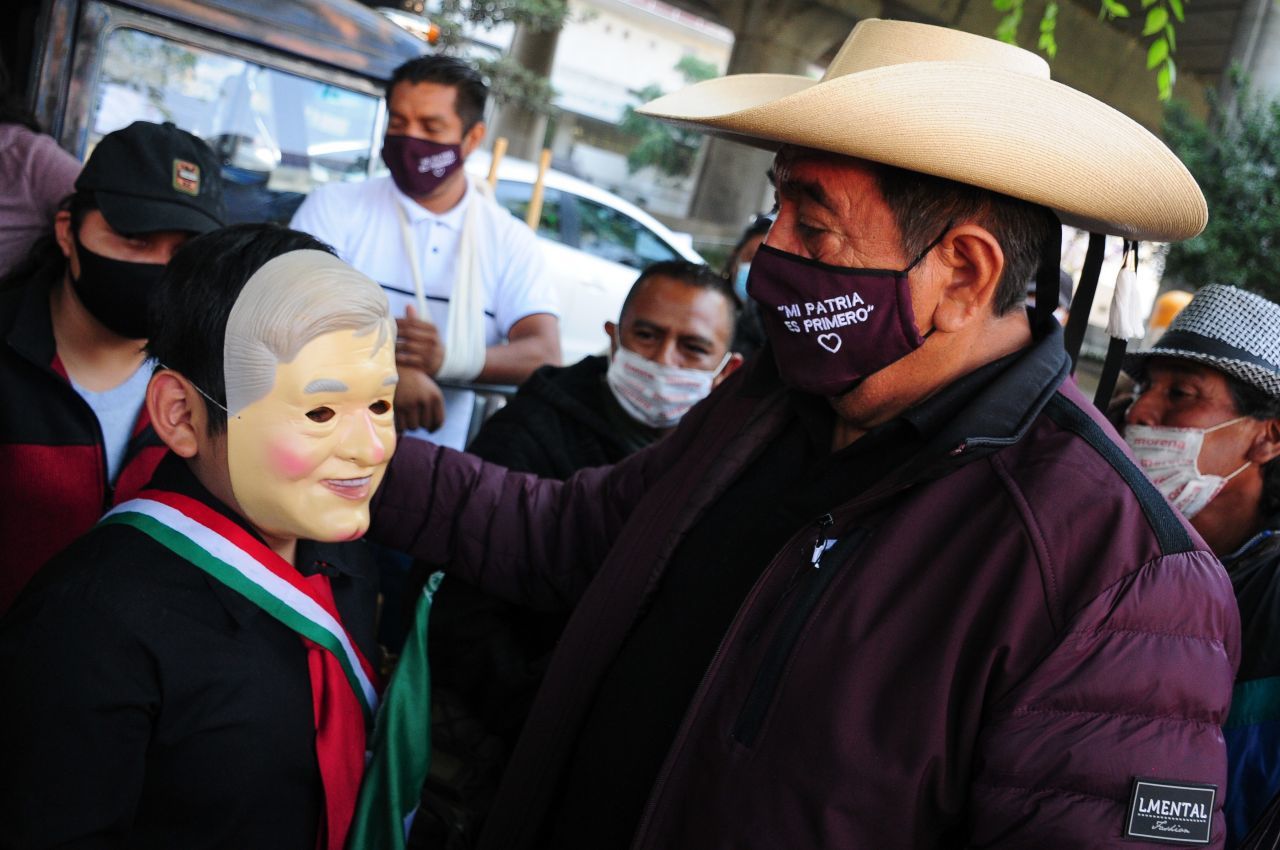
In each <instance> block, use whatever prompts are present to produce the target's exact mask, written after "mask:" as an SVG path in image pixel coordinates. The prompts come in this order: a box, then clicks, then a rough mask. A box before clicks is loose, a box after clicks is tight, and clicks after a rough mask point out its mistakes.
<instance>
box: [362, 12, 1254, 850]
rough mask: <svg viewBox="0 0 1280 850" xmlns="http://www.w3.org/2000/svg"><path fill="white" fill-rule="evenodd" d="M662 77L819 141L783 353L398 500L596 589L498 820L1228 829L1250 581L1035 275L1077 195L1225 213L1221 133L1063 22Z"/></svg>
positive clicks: (434, 543) (732, 110) (1115, 228)
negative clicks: (1095, 386)
mask: <svg viewBox="0 0 1280 850" xmlns="http://www.w3.org/2000/svg"><path fill="white" fill-rule="evenodd" d="M719 103H724V104H726V107H725V109H724V110H721V109H718V108H717V104H719ZM645 111H646V112H648V113H650V114H654V115H657V116H659V117H664V118H667V119H669V120H673V121H678V122H681V123H683V124H686V125H688V124H692V125H695V126H704V127H707V128H709V129H711V130H712V131H714V132H715V133H717V134H720V135H726V136H730V137H739V138H744V139H746V140H750V141H753V143H755V144H759V145H766V146H773V145H777V144H781V145H783V146H782V148H781V149H780V150H779V152H778V154H777V156H776V158H775V161H774V173H775V177H776V181H775V183H776V187H777V192H778V198H779V211H778V218H777V221H776V223H775V224H774V226H773V228H772V229H771V230H770V233H769V236H768V238H767V240H766V243H765V245H764V246H763V247H761V249H760V251H759V252H758V253H757V255H756V257H755V258H754V260H753V262H752V267H751V276H750V283H749V286H748V290H749V292H750V294H751V297H752V298H753V299H755V300H756V301H757V302H758V303H759V304H760V305H761V318H762V320H763V321H764V322H765V328H766V332H767V334H768V337H769V350H768V352H767V356H766V353H765V352H762V355H761V356H760V357H759V358H757V359H756V360H755V361H754V362H753V364H752V365H751V366H749V367H748V368H746V369H743V370H739V372H738V374H736V375H734V376H733V377H732V378H730V379H729V380H728V381H726V382H725V383H724V384H723V385H722V386H721V387H720V388H718V389H717V390H716V391H715V392H713V393H712V394H711V396H710V397H709V398H708V399H707V400H706V401H705V402H704V403H702V404H700V405H698V406H696V407H695V408H694V409H693V410H692V411H690V413H689V414H688V416H687V417H685V419H684V421H682V422H681V424H680V427H678V428H677V429H676V431H675V432H674V433H673V434H671V435H670V436H668V437H666V438H665V439H663V440H661V441H660V442H658V443H657V444H655V445H653V446H651V447H650V448H648V449H646V450H644V451H641V452H638V453H636V454H634V455H632V456H631V457H629V458H628V459H626V460H625V461H623V462H622V463H620V464H618V465H616V466H614V467H611V468H597V469H587V470H582V471H581V472H579V473H577V474H576V475H574V476H573V477H572V478H570V479H569V480H568V481H566V482H563V483H561V482H553V481H543V480H537V479H534V478H533V477H531V476H525V475H518V474H514V473H506V472H505V471H503V470H500V469H498V468H496V467H493V466H491V465H486V464H483V463H481V462H479V461H476V460H474V459H471V458H468V457H466V456H463V455H458V454H454V453H450V452H447V451H444V450H440V449H430V448H426V447H423V448H421V449H419V448H416V447H414V448H412V449H411V450H410V451H407V452H406V453H405V454H404V455H403V456H398V457H397V459H396V461H397V462H396V463H395V464H393V466H392V468H391V469H390V470H389V472H388V475H387V481H386V483H385V485H384V488H383V491H382V493H381V494H380V496H379V500H378V503H377V505H376V506H375V515H374V521H373V525H372V526H371V528H370V534H371V536H373V537H375V538H376V539H379V540H380V542H383V543H385V544H387V545H392V546H396V547H402V548H406V549H408V550H411V551H414V552H416V553H417V554H418V555H419V556H421V557H427V558H435V559H436V560H438V561H440V562H448V563H450V564H452V565H454V568H455V569H456V570H457V571H458V572H459V573H460V574H461V575H463V576H464V577H466V578H468V579H470V580H472V581H475V582H477V583H479V584H480V585H481V586H483V587H485V588H486V589H488V590H491V591H492V592H495V593H501V594H504V595H506V596H507V597H508V598H511V599H521V600H525V601H527V602H529V603H530V604H537V605H542V606H545V607H555V606H560V607H562V608H565V609H567V608H572V609H573V614H572V616H571V618H570V620H569V623H568V625H567V627H566V628H565V631H564V634H563V635H562V637H561V639H560V642H559V643H558V644H557V646H556V651H555V654H554V656H553V658H552V661H551V664H550V667H549V668H548V671H547V675H546V678H545V679H544V681H543V684H542V687H541V689H540V690H539V692H538V697H537V699H536V701H535V703H534V706H533V709H532V711H531V713H530V715H529V720H528V722H527V723H526V724H525V727H524V731H523V733H522V734H521V737H520V742H519V744H518V745H517V747H516V751H515V753H514V755H513V757H512V760H511V763H510V766H509V767H508V770H507V773H506V775H505V777H504V779H503V784H502V788H501V790H500V791H499V794H498V798H497V800H496V801H495V804H494V807H493V809H492V811H491V812H490V815H489V818H488V821H487V822H486V825H485V830H484V832H483V834H482V836H481V839H480V846H481V847H482V848H486V850H493V849H494V848H504V850H524V848H533V847H539V848H541V847H548V848H549V847H554V848H557V850H574V849H575V848H588V847H590V848H593V850H605V848H632V850H657V848H675V847H678V848H692V847H697V848H772V847H780V846H788V847H791V846H795V847H857V848H864V847H866V848H870V847H874V848H899V847H901V848H926V847H928V848H934V847H957V848H958V847H1001V848H1013V847H1018V848H1027V847H1044V848H1048V847H1052V848H1099V847H1127V846H1131V845H1132V844H1133V842H1135V841H1155V842H1160V841H1166V842H1171V843H1179V844H1188V843H1200V844H1207V845H1219V846H1220V845H1221V843H1222V836H1223V818H1222V814H1221V811H1220V809H1221V797H1222V792H1223V790H1224V784H1225V767H1226V764H1225V752H1224V748H1223V741H1222V736H1221V732H1220V730H1219V728H1218V724H1219V723H1220V722H1221V721H1222V720H1223V719H1224V718H1225V716H1226V712H1227V705H1228V702H1229V699H1230V687H1231V679H1232V676H1233V673H1234V669H1235V666H1236V663H1237V661H1238V657H1239V656H1238V651H1239V623H1238V619H1237V615H1236V611H1235V605H1234V601H1233V599H1232V595H1231V588H1230V583H1229V582H1228V580H1227V577H1226V575H1225V573H1224V572H1223V570H1222V567H1221V565H1220V564H1219V563H1218V561H1217V560H1216V559H1215V558H1214V556H1213V554H1212V553H1211V552H1210V551H1209V550H1208V548H1207V547H1206V546H1205V544H1204V542H1203V541H1202V540H1201V539H1200V538H1199V537H1198V536H1197V535H1196V533H1195V531H1194V530H1193V529H1191V527H1190V526H1189V525H1187V524H1186V523H1185V521H1183V520H1182V519H1181V518H1180V517H1179V516H1178V515H1177V514H1176V513H1175V512H1174V511H1173V510H1172V508H1170V507H1169V505H1168V504H1167V503H1166V502H1165V501H1164V499H1163V498H1161V496H1160V494H1159V492H1158V491H1157V490H1156V489H1155V488H1154V487H1153V486H1152V485H1151V483H1150V482H1149V481H1148V480H1147V479H1146V478H1145V477H1143V475H1142V474H1141V472H1140V470H1139V469H1138V468H1137V466H1136V465H1134V463H1133V462H1132V460H1131V459H1130V458H1129V457H1128V455H1127V454H1126V453H1125V451H1124V449H1123V448H1122V447H1121V445H1120V443H1119V442H1118V437H1117V436H1116V434H1115V432H1114V431H1113V430H1112V429H1111V428H1110V427H1109V426H1108V425H1107V424H1106V422H1105V420H1103V419H1102V418H1101V417H1100V416H1098V415H1097V413H1096V412H1095V411H1094V410H1092V408H1091V407H1090V406H1089V405H1088V403H1087V402H1085V401H1084V399H1083V398H1082V397H1081V395H1080V393H1079V392H1078V391H1077V390H1076V388H1075V386H1074V384H1073V383H1072V382H1070V381H1069V380H1068V374H1069V369H1070V362H1069V358H1068V357H1067V355H1066V353H1065V352H1064V351H1063V346H1062V336H1061V329H1060V327H1059V326H1058V324H1057V322H1055V321H1053V319H1052V317H1051V316H1049V315H1048V311H1047V310H1046V311H1044V312H1043V313H1042V314H1041V315H1039V316H1038V317H1037V320H1036V321H1035V322H1034V323H1033V322H1032V321H1031V320H1030V318H1029V316H1028V314H1027V313H1026V312H1025V311H1024V310H1023V309H1022V308H1021V305H1022V302H1023V300H1024V292H1025V284H1026V281H1027V280H1028V279H1029V278H1030V277H1031V275H1032V273H1033V272H1034V271H1035V270H1036V268H1037V265H1040V266H1041V268H1042V269H1044V270H1046V271H1048V272H1049V273H1051V274H1053V275H1054V276H1056V274H1057V265H1058V257H1056V256H1048V257H1045V258H1044V259H1043V260H1042V259H1041V256H1042V253H1048V252H1043V248H1044V245H1045V244H1046V243H1048V244H1053V242H1054V241H1055V240H1053V239H1052V237H1053V235H1054V229H1055V228H1056V227H1057V226H1058V223H1057V219H1055V217H1054V213H1056V214H1057V215H1058V216H1060V217H1062V218H1066V219H1068V220H1070V221H1072V222H1073V223H1076V224H1080V225H1083V226H1087V227H1089V228H1091V229H1094V230H1098V231H1102V232H1110V233H1120V234H1125V235H1126V236H1127V238H1130V239H1133V238H1142V239H1160V240H1173V239H1179V238H1187V237H1190V236H1191V235H1193V234H1195V233H1196V232H1198V231H1199V229H1200V228H1201V227H1203V225H1204V223H1205V220H1206V218H1207V216H1206V210H1205V206H1204V202H1203V198H1202V196H1201V195H1200V193H1199V191H1198V188H1197V187H1196V186H1195V183H1194V181H1193V180H1192V179H1191V177H1190V176H1189V175H1188V174H1187V172H1186V170H1185V169H1184V168H1182V167H1181V165H1180V163H1178V161H1177V160H1176V158H1175V157H1174V156H1173V155H1172V153H1170V152H1169V151H1168V149H1167V148H1165V147H1163V146H1162V145H1161V144H1160V143H1159V142H1157V141H1156V140H1155V139H1153V138H1152V137H1151V136H1150V134H1148V133H1146V131H1144V130H1142V129H1141V128H1140V127H1138V126H1137V125H1136V124H1134V123H1132V122H1130V121H1128V120H1127V119H1125V118H1123V117H1122V116H1120V115H1118V114H1117V113H1115V112H1114V111H1112V110H1110V109H1109V108H1108V107H1105V106H1103V105H1102V104H1100V103H1097V102H1096V101H1093V100H1091V99H1090V98H1088V97H1086V96H1084V95H1081V94H1078V93H1076V92H1071V91H1070V90H1068V89H1066V88H1065V87H1062V86H1060V85H1058V84H1056V83H1052V82H1051V81H1050V80H1049V79H1048V69H1047V66H1046V65H1045V64H1044V62H1043V61H1042V60H1040V59H1039V58H1038V57H1036V56H1034V55H1033V54H1029V53H1027V52H1026V51H1022V50H1019V49H1017V48H1014V47H1011V46H1009V45H1004V44H1000V43H997V42H994V41H991V40H989V39H984V38H981V37H978V36H973V35H969V34H965V33H961V32H957V31H952V30H946V29H942V28H938V27H931V26H927V25H923V24H911V23H904V22H896V21H877V20H867V21H863V22H861V23H860V24H858V26H857V27H856V28H855V29H854V31H853V33H852V34H851V36H850V38H849V39H848V41H847V42H846V43H845V45H844V47H843V48H842V49H841V50H840V51H839V53H838V54H837V56H836V59H835V60H833V63H832V65H831V67H830V68H829V69H828V71H827V74H826V76H825V77H824V79H823V80H822V81H820V82H814V81H812V80H809V79H806V78H795V79H780V78H778V77H777V76H776V75H764V76H761V77H758V76H755V75H746V76H745V78H743V77H726V78H721V79H719V80H713V81H709V82H707V83H704V84H700V85H698V86H695V87H694V88H693V89H692V90H690V91H689V92H686V93H677V94H675V95H669V96H668V97H666V98H663V99H661V100H659V101H656V102H654V103H652V104H650V105H648V106H647V107H645ZM1117 146H1118V149H1122V150H1126V151H1128V152H1129V153H1128V154H1126V155H1124V156H1123V157H1122V161H1114V160H1108V163H1107V164H1106V165H1103V164H1101V163H1100V161H1099V157H1098V156H1097V150H1098V149H1100V148H1107V149H1108V150H1112V151H1114V150H1116V149H1117ZM887 163H892V165H890V164H887ZM908 168H909V169H911V170H905V169H908ZM944 178H949V179H944ZM1050 206H1051V207H1052V209H1050V208H1049V207H1050ZM1041 306H1042V307H1051V306H1052V304H1051V303H1049V302H1046V303H1044V304H1042V305H1041ZM426 481H430V482H432V486H430V487H426V486H423V482H426Z"/></svg>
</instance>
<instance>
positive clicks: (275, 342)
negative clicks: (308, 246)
mask: <svg viewBox="0 0 1280 850" xmlns="http://www.w3.org/2000/svg"><path fill="white" fill-rule="evenodd" d="M335 331H354V332H355V333H356V335H357V336H366V335H368V334H374V333H376V334H377V338H376V339H375V340H374V346H373V350H374V352H375V353H376V352H378V351H381V350H382V346H384V345H386V344H387V341H388V340H391V339H394V338H395V321H394V319H392V317H391V307H390V305H389V304H388V303H387V296H386V294H385V293H384V292H383V291H382V288H381V287H380V286H378V284H376V283H374V282H373V281H372V280H371V279H370V278H368V277H367V276H365V275H363V274H361V273H360V272H358V271H356V270H355V269H353V268H352V267H351V266H349V265H347V264H346V263H344V262H343V261H342V260H340V259H338V258H337V257H335V256H333V255H332V254H328V253H326V252H324V251H314V250H301V251H290V252H289V253H287V254H281V255H280V256H278V257H276V258H275V259H273V260H271V261H270V262H268V263H266V264H265V265H263V266H262V268H260V269H258V270H257V271H256V272H254V273H253V276H252V277H250V278H249V280H248V281H247V282H246V283H245V285H244V289H242V290H241V291H240V296H239V297H238V298H237V299H236V303H235V304H234V305H233V306H232V308H231V315H230V316H229V317H228V319H227V334H226V341H225V342H224V344H223V348H222V360H223V367H224V373H225V375H226V387H227V411H228V413H229V415H231V416H235V415H236V414H237V413H239V412H240V411H241V410H243V409H244V408H246V407H248V406H249V405H251V404H253V403H254V402H255V401H258V400H259V399H262V398H265V397H266V396H267V395H269V394H270V393H271V388H272V387H273V386H274V385H275V380H276V368H277V367H278V366H279V364H281V363H292V362H293V359H294V358H295V357H297V356H298V352H299V351H301V350H302V349H303V348H304V347H305V346H306V345H307V344H308V343H309V342H311V341H312V340H315V339H317V338H319V337H322V336H324V335H325V334H330V333H333V332H335Z"/></svg>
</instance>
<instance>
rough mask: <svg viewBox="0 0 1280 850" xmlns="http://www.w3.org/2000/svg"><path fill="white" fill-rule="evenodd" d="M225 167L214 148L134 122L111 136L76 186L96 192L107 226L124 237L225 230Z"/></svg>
mask: <svg viewBox="0 0 1280 850" xmlns="http://www.w3.org/2000/svg"><path fill="white" fill-rule="evenodd" d="M220 171H221V164H220V163H219V162H218V158H217V157H216V156H215V155H214V153H213V151H212V150H211V149H210V147H209V146H208V145H207V144H205V143H204V142H203V141H202V140H200V139H199V138H197V137H196V136H193V135H191V134H190V133H188V132H186V131H185V130H179V129H178V128H177V127H175V126H174V125H173V124H171V123H168V122H165V123H164V124H152V123H151V122H149V121H135V122H133V123H132V124H130V125H129V126H128V127H125V128H124V129H123V130H116V131H115V132H114V133H108V134H107V135H105V136H103V137H102V141H100V142H98V146H97V147H95V148H94V149H93V153H92V154H91V155H90V156H89V160H88V161H87V162H86V163H85V164H84V168H83V170H81V172H80V177H79V178H78V179H77V180H76V189H77V190H78V191H84V192H92V193H93V196H94V199H95V200H96V201H97V203H98V210H99V211H100V212H101V213H102V216H103V218H105V219H106V220H107V224H109V225H111V228H112V229H113V230H116V231H118V232H120V233H154V232H156V231H158V230H188V231H191V232H194V233H208V232H209V231H210V230H217V229H218V228H219V227H222V225H223V218H224V216H225V212H224V209H223V206H222V177H221V174H220Z"/></svg>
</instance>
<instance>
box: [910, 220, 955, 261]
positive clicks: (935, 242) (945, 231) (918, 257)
mask: <svg viewBox="0 0 1280 850" xmlns="http://www.w3.org/2000/svg"><path fill="white" fill-rule="evenodd" d="M954 224H955V221H954V220H952V221H948V222H947V226H946V227H944V228H942V232H941V233H939V234H938V238H937V239H934V240H933V241H932V242H930V243H929V244H928V245H926V246H925V248H924V250H923V251H921V252H920V253H919V254H917V255H916V258H915V259H914V260H912V261H911V265H909V266H907V267H906V268H905V269H903V270H902V272H901V273H902V274H910V273H911V270H912V269H914V268H915V267H916V266H918V265H920V263H921V262H922V261H923V260H924V258H925V257H927V256H929V252H930V251H932V250H933V249H934V248H937V247H938V246H939V245H941V244H942V240H943V239H946V238H947V234H948V233H950V232H951V227H952V225H954Z"/></svg>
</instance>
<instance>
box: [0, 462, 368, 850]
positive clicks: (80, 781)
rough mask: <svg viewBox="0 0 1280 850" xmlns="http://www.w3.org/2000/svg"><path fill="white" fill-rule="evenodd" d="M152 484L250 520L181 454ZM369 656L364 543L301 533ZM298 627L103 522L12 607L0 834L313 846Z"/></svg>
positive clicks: (1, 841)
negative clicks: (224, 501)
mask: <svg viewBox="0 0 1280 850" xmlns="http://www.w3.org/2000/svg"><path fill="white" fill-rule="evenodd" d="M152 483H153V486H156V487H158V488H160V489H166V490H171V491H175V492H179V493H184V494H186V495H188V496H192V497H193V498H197V499H199V500H200V501H202V502H204V503H206V504H208V505H210V506H212V507H214V508H215V509H217V510H219V511H220V512H221V513H223V514H224V515H226V516H228V517H229V518H231V519H233V520H234V521H236V522H237V523H238V524H240V525H241V526H243V525H244V523H243V521H242V520H240V519H239V518H238V517H236V516H235V515H234V514H232V513H230V512H229V511H228V510H227V509H226V508H225V507H224V506H222V505H220V504H219V503H217V502H216V500H214V498H213V497H212V496H211V495H210V494H209V493H208V491H206V490H205V489H204V488H203V487H201V486H200V484H199V483H198V482H197V481H196V480H195V478H194V477H193V476H192V475H191V473H190V472H189V471H188V470H187V467H186V464H185V462H183V461H181V460H179V459H177V458H176V457H174V456H172V455H170V456H169V457H168V458H166V460H165V461H164V462H163V463H162V464H161V466H160V467H159V469H158V470H157V472H156V476H155V478H154V479H153V482H152ZM296 562H297V564H298V565H299V572H301V573H303V574H304V575H306V574H311V573H314V572H318V571H320V570H323V571H325V572H326V573H329V574H331V578H330V582H331V586H332V588H333V593H334V598H335V601H336V603H337V606H338V610H339V613H340V614H341V615H342V618H343V621H344V624H345V625H346V627H347V629H348V631H349V632H350V633H351V635H352V637H353V638H354V639H355V641H356V643H357V644H358V645H359V646H360V647H361V649H362V650H363V651H364V652H365V653H366V656H367V657H369V658H370V660H371V661H373V663H375V664H376V663H377V662H376V658H375V656H374V655H373V654H372V653H373V652H374V650H375V646H374V645H373V640H372V637H373V614H374V596H375V593H376V587H375V585H374V582H373V580H372V577H371V576H372V573H371V571H370V570H369V566H368V563H367V555H365V554H364V553H363V544H317V543H310V542H307V541H299V544H298V555H297V559H296ZM306 653H307V650H306V647H305V646H304V644H303V642H302V639H301V638H300V637H299V636H298V635H297V633H295V632H293V631H291V630H289V629H288V628H286V627H285V626H283V625H281V624H280V623H279V622H278V621H276V620H274V619H273V618H271V617H270V616H269V615H267V614H266V613H264V612H263V611H262V610H261V609H259V608H258V607H257V606H255V605H254V604H253V603H251V602H249V601H248V600H247V599H245V598H244V597H242V596H240V595H239V594H237V593H235V592H234V591H232V590H230V589H229V588H227V587H226V586H224V585H222V584H220V583H218V582H216V581H214V580H213V579H212V578H210V577H209V576H208V575H206V574H205V573H204V572H203V571H201V570H200V569H199V568H197V567H195V566H193V565H192V564H190V563H189V562H187V561H186V560H184V559H182V558H180V557H178V556H177V555H176V554H174V553H173V552H171V551H170V550H169V549H167V548H165V547H163V546H162V545H160V544H159V543H157V542H156V541H154V540H153V539H151V538H150V537H148V536H147V535H145V534H143V533H142V532H140V531H138V530H136V529H134V528H131V527H128V526H123V525H108V526H100V527H98V528H96V529H94V530H93V531H91V532H90V533H89V534H87V535H85V536H84V537H82V538H80V539H79V540H77V541H76V542H75V543H73V544H71V546H70V547H69V548H68V549H66V550H65V551H64V552H63V553H62V554H61V555H59V556H58V557H57V558H55V559H54V560H53V561H52V562H50V564H49V565H48V566H47V567H46V568H45V569H43V570H42V571H41V572H40V573H39V574H38V575H37V577H36V578H35V580H34V581H32V583H31V584H30V585H29V586H28V588H27V590H26V592H25V593H24V594H23V595H22V596H21V597H20V598H19V599H18V602H17V604H16V605H15V606H14V607H13V609H12V610H11V611H10V612H9V614H8V615H7V616H5V618H4V619H3V620H0V694H3V697H0V847H23V848H40V847H49V846H63V845H69V844H75V846H77V847H80V846H85V847H88V846H92V847H117V846H128V847H131V848H149V847H154V848H173V847H182V848H184V850H192V848H226V847H236V848H246V849H247V850H248V849H249V848H263V850H267V848H271V850H288V848H297V850H315V844H316V835H317V829H318V826H319V824H320V821H321V818H322V816H323V812H324V808H323V806H324V800H323V790H322V787H321V782H320V773H319V767H318V765H317V762H316V754H315V723H314V709H313V707H312V699H311V683H310V678H309V676H308V671H307V655H306Z"/></svg>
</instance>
